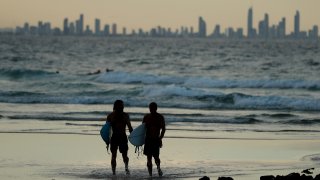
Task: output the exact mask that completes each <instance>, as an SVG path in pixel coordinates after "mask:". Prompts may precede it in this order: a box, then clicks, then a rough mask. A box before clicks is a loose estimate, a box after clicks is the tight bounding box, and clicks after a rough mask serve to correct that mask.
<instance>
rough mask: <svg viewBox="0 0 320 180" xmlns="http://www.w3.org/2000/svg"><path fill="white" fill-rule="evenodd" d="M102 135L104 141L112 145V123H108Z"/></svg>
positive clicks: (102, 129)
mask: <svg viewBox="0 0 320 180" xmlns="http://www.w3.org/2000/svg"><path fill="white" fill-rule="evenodd" d="M100 135H101V138H102V139H103V141H104V142H105V143H106V144H107V145H108V144H110V139H111V135H112V129H111V124H110V122H106V124H104V125H103V126H102V128H101V130H100Z"/></svg>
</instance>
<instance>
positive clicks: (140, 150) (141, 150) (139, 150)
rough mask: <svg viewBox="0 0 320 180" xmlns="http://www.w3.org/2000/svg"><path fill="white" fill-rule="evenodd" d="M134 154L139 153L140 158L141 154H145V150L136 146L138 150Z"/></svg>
mask: <svg viewBox="0 0 320 180" xmlns="http://www.w3.org/2000/svg"><path fill="white" fill-rule="evenodd" d="M134 153H138V157H139V156H140V154H142V153H143V148H142V146H136V149H135V151H134Z"/></svg>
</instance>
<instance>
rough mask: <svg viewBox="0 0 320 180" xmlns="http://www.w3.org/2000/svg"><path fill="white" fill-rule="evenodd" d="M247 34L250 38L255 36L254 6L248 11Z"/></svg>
mask: <svg viewBox="0 0 320 180" xmlns="http://www.w3.org/2000/svg"><path fill="white" fill-rule="evenodd" d="M247 36H248V38H253V36H254V33H253V10H252V7H250V8H249V11H248V27H247Z"/></svg>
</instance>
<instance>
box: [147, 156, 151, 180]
mask: <svg viewBox="0 0 320 180" xmlns="http://www.w3.org/2000/svg"><path fill="white" fill-rule="evenodd" d="M147 167H148V172H149V175H150V176H152V155H147Z"/></svg>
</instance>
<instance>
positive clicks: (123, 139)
mask: <svg viewBox="0 0 320 180" xmlns="http://www.w3.org/2000/svg"><path fill="white" fill-rule="evenodd" d="M123 109H124V104H123V101H122V100H116V101H115V102H114V105H113V112H112V113H110V114H109V115H108V116H107V122H110V124H111V128H112V136H111V141H110V144H111V154H112V158H111V167H112V173H113V175H115V174H116V166H117V161H116V159H117V151H118V148H119V151H120V153H121V154H122V158H123V162H124V164H125V170H126V173H127V174H130V171H129V167H128V166H129V158H128V149H129V148H128V139H127V135H126V126H128V128H129V132H130V133H131V132H132V126H131V122H130V118H129V115H128V114H127V113H125V112H123Z"/></svg>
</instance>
